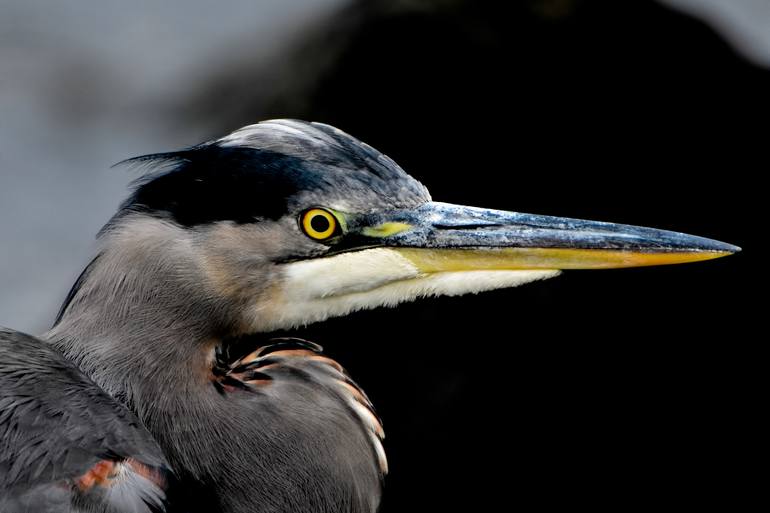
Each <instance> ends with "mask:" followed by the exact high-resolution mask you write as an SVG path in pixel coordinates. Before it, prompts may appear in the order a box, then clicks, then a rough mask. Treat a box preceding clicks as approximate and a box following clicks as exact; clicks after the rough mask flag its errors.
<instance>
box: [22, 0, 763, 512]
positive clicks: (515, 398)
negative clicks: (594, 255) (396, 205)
mask: <svg viewBox="0 0 770 513" xmlns="http://www.w3.org/2000/svg"><path fill="white" fill-rule="evenodd" d="M768 92H770V73H769V72H768V71H767V70H766V69H762V68H760V67H757V66H755V65H754V64H751V63H750V62H749V61H747V60H745V59H744V58H743V57H741V56H740V55H739V54H738V53H737V52H736V50H735V49H733V47H731V46H729V45H728V44H727V43H726V42H725V40H723V39H722V38H721V37H720V36H719V35H717V33H715V32H714V31H713V30H712V29H711V28H709V27H708V26H707V25H705V24H704V23H703V22H701V21H699V20H697V19H695V18H691V17H689V16H687V15H685V14H681V13H679V12H676V11H672V10H669V9H668V8H666V7H664V6H662V5H660V4H657V3H654V2H649V1H630V0H624V1H597V0H594V1H588V0H585V1H579V0H553V1H517V2H491V1H480V0H472V1H460V0H456V1H455V0H446V1H434V2H427V1H426V2H388V1H385V0H383V1H368V2H359V3H356V4H353V5H349V6H346V7H343V8H340V10H338V11H336V12H335V14H334V15H333V16H329V17H327V18H323V19H322V20H321V21H319V22H317V23H315V24H313V25H312V26H311V27H310V28H308V29H307V30H305V31H303V32H302V34H301V35H298V36H296V37H295V38H294V39H293V43H292V44H291V45H289V46H288V47H287V49H285V50H284V51H283V52H282V53H280V54H279V55H277V56H276V57H274V58H271V59H259V60H255V61H254V62H252V61H251V60H249V59H241V60H240V61H239V65H238V66H235V67H233V66H229V67H224V68H223V67H216V66H214V65H212V70H211V73H209V74H208V75H207V80H206V81H205V82H204V83H201V84H200V85H199V86H197V87H195V89H194V90H193V91H192V92H191V93H190V94H189V95H188V96H186V97H185V98H184V100H178V102H177V103H174V102H171V103H163V104H162V105H158V106H157V108H156V109H155V110H156V111H158V112H159V114H158V116H162V115H163V113H164V112H166V113H168V112H173V113H174V115H173V117H172V116H170V115H169V116H167V117H168V118H173V122H171V123H169V124H167V125H166V126H165V128H164V130H166V131H167V133H179V132H178V131H184V130H185V129H188V130H189V127H190V126H203V125H202V123H203V120H205V127H206V128H205V129H201V130H199V132H200V134H201V135H203V136H204V137H201V138H200V139H198V140H187V141H180V144H179V146H183V145H185V144H192V143H195V142H198V141H199V140H202V139H206V138H211V137H217V136H220V135H222V134H224V133H227V132H229V131H231V130H233V129H235V128H237V127H239V126H242V125H246V124H250V123H253V122H255V121H256V120H260V119H266V118H270V117H296V118H302V119H310V120H317V121H323V122H326V123H329V124H332V125H335V126H338V127H340V128H342V129H343V130H345V131H347V132H349V133H351V134H353V135H355V136H356V137H358V138H360V139H362V140H364V141H366V142H368V143H369V144H371V145H373V146H375V147H376V148H378V149H379V150H381V151H383V152H385V153H387V154H388V155H389V156H390V157H392V158H393V159H395V160H396V161H397V162H398V163H399V164H400V165H401V166H402V167H404V168H405V169H406V170H407V171H408V172H410V173H411V174H412V175H414V176H415V177H417V178H418V179H419V180H421V181H422V182H423V183H424V184H425V185H426V186H428V188H429V189H430V191H431V193H432V195H433V198H434V199H435V200H438V201H446V202H452V203H461V204H468V205H474V206H485V207H491V208H499V209H506V210H516V211H522V212H531V213H542V214H550V215H560V216H570V217H578V218H588V219H597V220H604V221H612V222H622V223H629V224H638V225H646V226H654V227H658V228H664V229H671V230H676V231H683V232H687V233H692V234H697V235H701V236H706V237H711V238H715V239H719V240H723V241H726V242H730V243H733V244H737V245H739V246H742V247H743V248H744V252H743V253H741V254H739V255H736V256H732V257H730V258H726V259H720V260H716V261H710V262H704V263H698V264H692V265H685V266H671V267H664V268H647V269H631V270H613V271H602V272H588V271H574V272H567V273H565V274H564V275H562V276H560V277H558V278H556V279H553V280H549V281H546V282H538V283H533V284H529V285H525V286H523V287H521V288H517V289H511V290H504V291H497V292H491V293H486V294H482V295H479V296H470V297H463V298H439V299H430V300H423V301H421V302H418V303H414V304H407V305H402V306H399V307H398V308H397V309H380V310H376V311H369V312H361V313H356V314H353V315H351V316H348V317H346V318H342V319H335V320H331V321H328V322H326V323H323V324H319V325H314V326H311V327H308V328H307V329H304V330H301V331H300V333H296V332H295V333H293V334H294V335H299V336H303V337H305V338H308V339H310V340H314V341H317V342H319V343H321V344H322V345H323V346H324V347H325V348H326V350H327V352H328V353H329V354H331V355H332V356H333V357H334V358H336V359H337V360H339V361H340V362H341V363H342V364H343V365H345V366H346V367H347V368H348V370H349V371H350V373H351V374H352V375H353V377H354V378H355V379H356V380H357V381H358V382H359V383H360V384H361V385H362V386H363V388H364V389H365V390H366V391H367V393H368V394H369V396H370V398H371V399H372V400H373V402H374V403H375V405H376V407H377V409H378V412H379V414H380V416H381V417H382V418H383V420H384V424H385V429H386V433H387V439H386V450H387V452H388V456H389V461H390V475H389V476H388V478H387V482H386V494H385V502H384V505H383V512H385V513H394V512H408V511H466V510H469V511H491V510H495V511H497V510H501V509H517V510H525V511H534V510H546V509H550V508H554V507H559V508H564V507H587V508H591V509H594V510H596V509H601V510H613V511H617V510H627V509H629V508H632V507H645V508H663V507H675V508H704V507H710V508H714V509H722V510H743V509H746V506H747V504H748V503H750V502H751V501H752V499H753V497H752V495H751V494H752V493H753V492H755V491H756V490H757V489H758V486H759V477H758V474H757V473H756V472H755V470H754V465H755V464H757V463H758V462H757V461H755V460H757V459H758V456H757V455H756V453H757V450H758V449H757V444H756V438H754V436H753V435H754V434H755V430H756V429H757V427H758V426H757V423H758V421H757V417H758V413H756V412H758V411H761V410H762V409H764V408H765V407H766V405H765V401H762V402H758V395H759V394H758V391H759V386H760V381H763V380H760V375H759V370H758V366H759V362H760V355H759V348H760V346H761V345H764V336H763V335H761V332H759V333H760V334H751V333H750V330H749V328H748V327H749V325H750V324H751V322H752V321H753V320H754V319H755V318H756V316H757V315H759V314H760V312H759V308H758V305H759V304H760V303H759V301H760V300H757V299H750V298H749V296H750V295H752V294H753V292H755V291H757V290H761V286H760V283H759V282H760V281H764V278H763V277H762V276H758V275H757V276H755V274H754V273H755V272H757V271H758V272H759V273H761V272H762V271H761V269H759V268H756V271H755V267H754V266H753V265H752V264H751V262H752V260H753V258H754V257H753V255H756V254H757V252H758V250H759V245H758V244H757V243H756V240H757V239H758V238H759V233H761V232H757V231H753V230H757V227H756V224H755V220H758V216H759V208H760V205H761V204H760V203H758V201H759V199H758V198H760V197H761V196H760V194H761V191H760V190H758V189H759V186H758V185H757V181H758V180H759V177H760V176H761V175H762V174H764V172H765V171H766V169H767V165H766V164H767V145H766V138H767V134H766V127H767V120H768V114H770V112H769V111H770V100H768V97H769V96H768V94H769V93H768ZM164 109H165V110H164ZM186 127H187V128H186ZM163 149H170V148H158V147H147V146H143V147H142V148H137V150H138V151H137V152H136V153H148V152H151V151H160V150H163ZM127 156H130V155H114V159H113V160H114V161H117V160H120V159H121V158H124V157H127ZM113 208H114V207H113ZM103 220H105V219H103ZM72 273H73V274H75V273H76V270H75V269H73V270H72ZM62 297H63V292H62ZM9 324H10V323H9Z"/></svg>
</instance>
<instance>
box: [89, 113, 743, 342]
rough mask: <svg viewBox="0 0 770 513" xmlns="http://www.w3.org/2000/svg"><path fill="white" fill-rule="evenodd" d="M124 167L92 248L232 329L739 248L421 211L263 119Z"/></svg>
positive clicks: (386, 179)
mask: <svg viewBox="0 0 770 513" xmlns="http://www.w3.org/2000/svg"><path fill="white" fill-rule="evenodd" d="M133 161H134V162H137V161H138V162H146V163H150V164H153V165H156V166H159V168H158V169H157V170H156V171H155V172H153V173H150V174H149V175H148V176H147V177H145V178H144V179H142V180H141V182H140V183H139V184H138V186H137V188H136V189H135V191H134V193H133V195H132V196H131V197H130V198H129V199H128V200H127V201H126V203H125V204H124V205H123V207H122V208H121V209H120V211H119V212H118V214H117V215H116V216H115V217H114V218H113V220H112V221H111V222H110V223H109V224H108V225H107V227H106V228H105V230H104V231H103V233H102V238H103V239H104V240H105V241H106V243H107V244H118V245H121V247H123V248H124V251H127V252H137V253H141V254H144V255H146V254H149V253H150V252H152V250H154V251H155V252H154V253H153V254H155V255H157V256H156V259H157V262H156V263H154V264H150V265H151V266H153V267H154V268H156V269H164V270H165V271H164V272H166V273H172V274H174V273H178V274H179V275H180V276H183V277H184V279H185V280H187V282H189V283H190V284H195V285H194V287H195V288H194V290H196V291H197V292H196V293H198V294H203V295H204V296H206V297H208V298H209V300H210V303H209V304H211V305H214V306H213V307H212V308H215V309H218V310H221V311H225V310H226V311H227V312H229V313H228V314H227V315H229V316H231V318H230V319H229V322H231V323H232V324H233V325H234V326H237V327H238V328H237V330H238V331H244V332H255V331H269V330H274V329H283V328H290V327H295V326H298V325H303V324H307V323H311V322H315V321H320V320H323V319H326V318H328V317H332V316H339V315H345V314H347V313H349V312H351V311H354V310H359V309H365V308H373V307H377V306H390V305H395V304H397V303H399V302H402V301H408V300H412V299H415V298H417V297H420V296H431V295H459V294H465V293H470V292H481V291H485V290H491V289H497V288H503V287H512V286H516V285H520V284H523V283H526V282H530V281H533V280H538V279H543V278H549V277H552V276H555V275H556V274H558V273H559V271H560V270H562V269H600V268H612V267H632V266H647V265H659V264H672V263H681V262H692V261H697V260H707V259H712V258H717V257H721V256H725V255H728V254H731V253H734V252H736V251H738V250H739V248H737V247H735V246H731V245H729V244H725V243H722V242H717V241H714V240H709V239H704V238H701V237H694V236H690V235H685V234H681V233H675V232H669V231H662V230H655V229H650V228H641V227H635V226H627V225H619V224H611V223H603V222H593V221H582V220H575V219H567V218H558V217H547V216H541V215H530V214H522V213H515V212H504V211H499V210H488V209H482V208H474V207H466V206H459V205H451V204H446V203H437V202H433V201H432V200H431V197H430V195H429V193H428V191H427V189H426V188H425V187H424V186H423V185H422V184H420V183H419V182H418V181H417V180H415V179H414V178H412V177H411V176H409V175H408V174H407V173H406V172H404V171H403V170H402V169H401V168H400V167H399V166H398V165H397V164H396V163H395V162H393V161H392V160H391V159H389V158H388V157H386V156H385V155H383V154H381V153H379V152H378V151H376V150H374V149H373V148H371V147H370V146H368V145H366V144H364V143H362V142H360V141H358V140H357V139H355V138H353V137H351V136H349V135H347V134H345V133H344V132H341V131H340V130H337V129H335V128H333V127H331V126H328V125H323V124H320V123H307V122H302V121H293V120H274V121H266V122H262V123H258V124H256V125H251V126H248V127H245V128H242V129H240V130H238V131H236V132H233V133H232V134H230V135H228V136H226V137H223V138H221V139H218V140H215V141H212V142H208V143H205V144H202V145H199V146H196V147H193V148H190V149H187V150H182V151H178V152H173V153H164V154H157V155H149V156H146V157H139V158H138V159H133ZM144 265H145V266H146V265H148V264H147V263H146V262H145V264H144ZM190 287H193V285H190ZM190 290H193V288H190Z"/></svg>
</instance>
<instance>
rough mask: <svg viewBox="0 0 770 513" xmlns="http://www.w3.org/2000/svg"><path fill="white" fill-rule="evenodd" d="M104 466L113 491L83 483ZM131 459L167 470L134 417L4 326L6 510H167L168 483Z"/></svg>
mask: <svg viewBox="0 0 770 513" xmlns="http://www.w3.org/2000/svg"><path fill="white" fill-rule="evenodd" d="M129 458H130V460H129ZM101 461H104V462H107V463H108V465H112V464H114V469H113V470H114V472H113V474H114V475H111V476H110V479H109V483H108V486H93V485H92V483H91V481H93V480H91V481H89V482H88V485H87V486H86V485H85V484H84V483H85V482H84V481H78V479H80V478H82V476H83V475H84V474H87V473H88V472H89V469H92V468H93V466H94V465H96V464H97V463H99V462H101ZM127 461H136V462H137V463H138V464H141V465H142V466H143V468H144V467H147V468H151V469H157V472H158V474H157V475H159V476H160V475H162V474H163V473H164V472H167V464H166V462H165V459H164V457H163V454H162V452H161V450H160V448H159V447H158V445H157V444H156V443H155V441H154V440H153V438H152V436H151V435H150V434H149V432H147V430H146V429H145V428H144V427H143V426H142V425H141V423H140V422H139V420H138V419H137V418H136V417H135V416H134V415H133V414H132V413H131V412H130V411H128V410H127V409H126V408H125V407H124V406H122V405H121V404H119V403H118V402H117V401H116V400H115V399H113V398H112V397H110V396H109V395H108V394H107V393H105V392H104V391H103V390H101V389H100V388H99V387H98V386H97V385H96V384H94V383H93V382H92V381H91V380H90V379H89V378H88V377H86V376H85V375H84V374H83V373H82V372H80V370H78V369H77V368H76V367H75V366H74V365H73V364H71V363H70V362H68V361H67V360H66V359H65V358H64V357H63V356H62V355H61V354H59V353H58V352H57V351H56V350H55V349H53V348H52V347H50V346H49V345H48V344H46V343H45V342H42V341H40V340H38V339H36V338H34V337H31V336H28V335H24V334H22V333H18V332H14V331H10V330H7V329H4V328H0V511H2V512H3V513H16V512H19V513H22V512H30V513H31V512H43V513H45V512H48V511H51V512H54V511H55V512H57V513H58V512H70V511H72V512H80V511H82V512H92V511H93V512H97V511H99V512H102V511H103V512H115V513H124V512H125V513H140V512H141V513H144V512H150V511H162V509H161V508H162V505H163V500H164V492H163V490H162V489H161V488H160V487H159V486H160V483H162V482H163V480H162V479H158V480H157V481H158V482H155V481H154V480H150V479H148V478H146V477H144V476H142V475H139V474H137V473H136V472H135V471H134V469H133V467H132V466H131V465H128V464H127V463H126V462H127ZM110 468H113V467H110ZM73 508H74V509H73Z"/></svg>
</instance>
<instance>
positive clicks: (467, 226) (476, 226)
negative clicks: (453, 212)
mask: <svg viewBox="0 0 770 513" xmlns="http://www.w3.org/2000/svg"><path fill="white" fill-rule="evenodd" d="M501 226H504V225H502V224H496V223H477V224H434V225H433V228H435V229H436V230H478V229H480V228H499V227H501Z"/></svg>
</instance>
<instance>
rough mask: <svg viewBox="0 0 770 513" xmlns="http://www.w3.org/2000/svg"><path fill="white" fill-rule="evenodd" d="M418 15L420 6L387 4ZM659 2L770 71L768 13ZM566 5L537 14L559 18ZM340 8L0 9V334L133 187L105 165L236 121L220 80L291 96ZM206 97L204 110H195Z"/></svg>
mask: <svg viewBox="0 0 770 513" xmlns="http://www.w3.org/2000/svg"><path fill="white" fill-rule="evenodd" d="M421 3H426V4H429V2H418V1H414V2H404V1H401V2H392V4H393V5H394V6H399V5H401V6H403V5H409V4H415V5H418V4H421ZM439 3H440V2H439ZM665 3H666V4H668V5H670V6H672V7H673V8H676V9H679V10H682V11H684V12H687V13H690V14H692V15H693V16H697V17H700V18H702V20H704V21H705V22H706V23H708V24H709V25H711V26H712V27H713V28H714V29H715V30H717V31H718V32H719V33H720V34H721V35H722V36H723V37H724V38H725V39H726V40H727V41H728V42H729V43H730V44H731V45H733V46H734V47H735V48H736V49H737V50H738V51H739V52H741V53H742V54H743V55H744V57H745V58H747V59H750V60H751V61H752V62H754V63H755V64H757V65H761V66H768V65H770V2H768V1H767V0H666V1H665ZM570 4H571V2H558V1H557V2H544V5H546V7H547V8H551V9H554V8H555V9H557V10H558V8H559V6H562V7H563V6H564V5H567V6H569V5H570ZM549 6H550V7H549ZM344 7H345V1H344V0H258V1H254V0H235V1H229V2H225V3H219V2H207V1H200V0H192V1H191V0H185V1H182V0H171V1H166V2H152V1H149V0H141V1H134V2H120V1H117V0H110V1H107V0H79V1H77V2H56V1H45V0H0V240H2V246H0V325H5V326H10V327H13V328H16V329H19V330H24V331H29V332H33V333H39V332H41V331H42V330H44V329H46V328H47V327H48V326H49V324H50V323H51V321H52V319H53V316H54V315H55V313H56V310H57V308H58V305H59V303H60V301H61V300H62V298H63V297H64V295H65V294H66V291H67V289H68V287H69V286H70V284H71V283H72V282H73V281H74V279H75V278H76V276H77V275H78V273H79V271H80V269H81V268H82V267H83V266H84V265H85V264H86V263H87V261H88V259H89V255H90V254H91V252H92V250H93V239H94V234H95V233H96V232H97V230H98V229H99V228H100V226H101V225H102V224H103V223H104V222H105V221H106V220H107V219H108V218H109V217H110V215H111V214H112V212H113V211H114V210H115V208H116V206H117V205H118V204H119V202H120V201H121V198H123V197H124V196H125V195H126V193H127V184H128V183H129V182H130V181H131V180H132V179H134V178H136V175H135V174H132V173H131V172H129V171H127V170H126V169H122V168H115V169H110V166H111V165H113V164H114V163H116V162H118V161H120V160H122V159H125V158H128V157H131V156H135V155H139V154H144V153H151V152H156V151H163V150H169V149H175V148H179V147H182V146H187V145H191V144H194V143H197V142H200V141H202V140H205V139H207V138H210V137H214V136H217V135H221V134H220V133H218V132H217V131H216V130H220V127H221V126H222V124H223V123H222V119H221V118H218V117H217V112H216V111H217V109H216V101H217V100H218V101H219V102H220V104H221V107H222V109H223V110H225V111H229V112H232V111H233V109H236V110H237V109H238V100H239V98H238V96H237V95H236V96H232V95H230V94H229V91H228V90H227V87H226V84H227V82H226V81H225V82H223V83H224V84H225V85H224V86H222V85H221V82H218V81H220V78H221V77H222V76H228V75H230V76H237V74H238V70H239V68H245V69H248V70H251V72H250V73H249V74H247V75H246V76H245V78H244V80H249V81H251V83H250V84H249V85H248V88H249V89H250V90H251V92H252V96H251V97H250V98H249V102H250V106H251V109H252V110H251V111H252V112H259V109H258V108H256V109H255V108H254V103H255V102H257V103H259V101H261V99H262V100H264V101H265V102H266V103H268V102H269V101H270V98H271V95H273V94H275V91H276V90H281V89H282V88H283V89H285V88H292V87H296V84H295V83H293V77H292V76H290V73H297V72H298V70H299V71H301V68H298V67H297V66H294V67H292V66H288V67H287V66H285V65H284V64H285V62H284V61H285V59H287V58H288V57H287V56H291V55H292V51H293V49H294V48H296V47H297V46H298V45H301V44H302V41H303V40H304V39H307V35H308V34H312V33H313V32H314V31H317V30H320V28H321V27H324V26H329V25H331V26H333V25H335V24H337V23H344V22H346V20H345V19H342V18H341V16H342V14H340V13H342V9H343V8H344ZM394 8H397V7H394ZM651 30H652V31H653V32H654V29H651ZM653 37H654V36H653ZM320 61H323V55H318V58H317V59H316V61H313V62H309V64H308V65H310V66H322V65H323V63H322V62H320ZM255 69H258V70H262V72H261V75H260V74H259V73H256V74H255V73H254V72H253V70H255ZM212 82H213V83H215V84H220V85H219V87H216V86H215V87H212V86H211V83H212ZM297 82H298V83H299V82H300V81H299V80H298V81H297ZM212 91H213V93H212ZM235 93H236V92H234V94H235ZM237 93H238V94H243V93H242V89H241V90H239V91H238V92H237ZM211 94H215V95H217V96H215V97H214V98H213V100H214V101H213V104H214V107H213V108H212V107H207V108H201V106H200V105H199V102H200V99H201V97H202V96H205V95H208V96H206V98H207V100H208V101H209V102H210V103H212V102H211V100H212V98H211ZM232 117H233V116H232V115H230V118H232ZM236 117H237V116H236ZM225 119H227V116H225ZM254 121H256V119H254ZM229 128H231V129H235V128H237V127H236V126H231V127H229ZM343 128H345V127H343Z"/></svg>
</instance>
